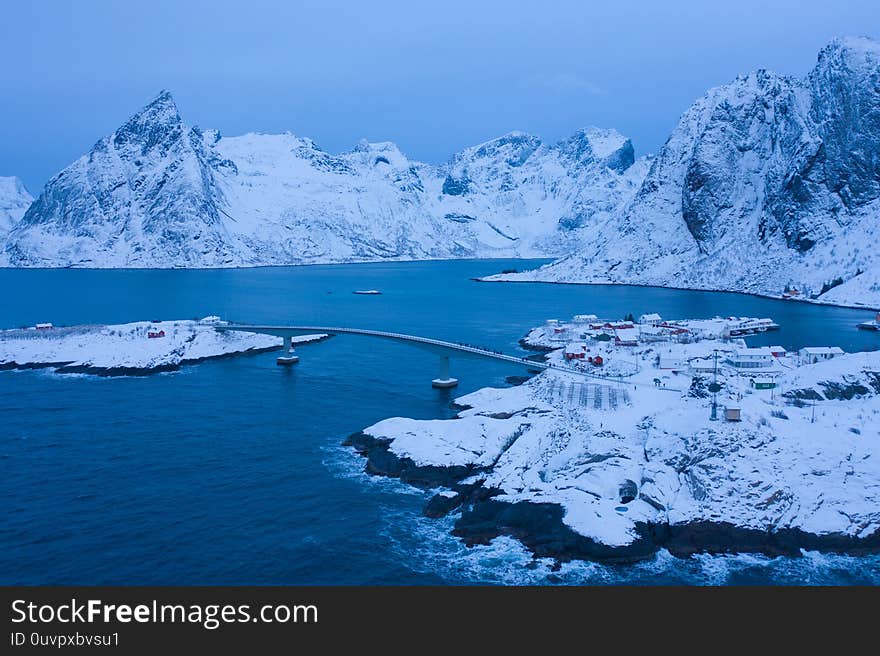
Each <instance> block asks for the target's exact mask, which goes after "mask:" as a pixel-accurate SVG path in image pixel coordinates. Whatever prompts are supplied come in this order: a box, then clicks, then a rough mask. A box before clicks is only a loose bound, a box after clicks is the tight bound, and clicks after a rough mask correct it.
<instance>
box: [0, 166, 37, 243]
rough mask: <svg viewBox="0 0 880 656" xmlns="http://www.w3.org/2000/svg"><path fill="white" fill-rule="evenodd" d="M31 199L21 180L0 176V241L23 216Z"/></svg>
mask: <svg viewBox="0 0 880 656" xmlns="http://www.w3.org/2000/svg"><path fill="white" fill-rule="evenodd" d="M33 200H34V198H33V196H31V194H30V192H29V191H28V190H27V189H26V188H25V186H24V183H23V182H22V181H21V180H19V179H18V178H16V177H3V176H0V241H2V240H3V239H4V238H5V237H6V235H7V234H8V233H9V231H10V230H12V226H14V225H15V224H16V223H18V221H19V219H21V217H22V216H24V213H25V212H26V211H27V208H28V207H29V206H30V204H31V203H32V202H33Z"/></svg>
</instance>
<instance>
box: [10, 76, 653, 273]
mask: <svg viewBox="0 0 880 656" xmlns="http://www.w3.org/2000/svg"><path fill="white" fill-rule="evenodd" d="M646 170H647V165H646V161H645V160H639V161H637V162H636V161H635V159H634V154H633V147H632V144H631V143H630V142H629V140H628V139H626V138H625V137H623V136H621V135H620V134H618V133H617V132H615V131H613V130H600V129H598V128H588V129H585V130H581V131H579V132H577V133H576V134H575V135H573V136H572V137H571V138H569V139H566V140H564V141H562V142H560V143H558V144H545V143H543V142H541V141H540V140H539V139H538V138H537V137H533V136H530V135H525V134H521V133H511V134H508V135H505V136H503V137H501V138H499V139H494V140H492V141H489V142H486V143H484V144H480V145H479V146H475V147H473V148H468V149H466V150H464V151H463V152H461V153H459V154H457V155H455V156H454V157H453V158H452V160H451V161H450V162H449V163H448V164H446V165H442V166H432V165H428V164H423V163H420V162H415V161H411V160H409V159H408V158H407V157H406V156H405V155H404V154H403V153H401V152H400V150H399V149H398V148H397V147H396V146H395V145H394V144H392V143H387V142H383V143H368V142H361V143H360V144H358V145H357V146H356V147H355V148H354V149H353V150H351V151H350V152H347V153H343V154H341V155H331V154H329V153H327V152H325V151H323V150H321V149H320V148H318V147H317V146H316V145H315V144H314V143H313V142H312V141H310V140H308V139H303V138H300V137H296V136H294V135H292V134H289V133H288V134H281V135H264V134H246V135H242V136H239V137H221V136H220V134H219V133H217V132H215V131H205V132H202V131H200V130H199V129H197V128H190V127H188V126H187V125H186V124H185V123H184V122H183V121H182V119H181V117H180V114H179V113H178V110H177V107H176V106H175V103H174V101H173V99H172V98H171V95H170V94H169V93H168V92H162V93H161V94H160V95H159V96H158V97H157V98H155V99H154V100H153V101H152V102H151V103H150V104H149V105H147V106H146V107H145V108H144V109H143V110H141V111H140V112H139V113H138V114H136V115H135V116H133V117H132V118H131V119H130V120H129V121H128V122H127V123H126V124H125V125H124V126H122V127H121V128H120V129H119V130H117V131H116V132H114V133H113V134H112V135H110V136H109V137H106V138H104V139H102V140H101V141H99V142H98V143H97V144H96V145H95V147H94V148H93V149H92V151H91V152H90V153H88V154H87V155H85V156H83V157H81V158H80V159H79V160H77V161H76V162H74V163H73V164H72V165H70V166H69V167H68V168H67V169H65V170H64V171H62V172H61V173H60V174H58V175H57V176H56V177H55V178H53V179H52V180H50V181H49V183H48V184H47V185H46V188H45V189H44V191H43V193H42V194H41V195H40V197H39V198H38V199H37V200H36V201H35V202H34V204H33V205H32V206H31V208H30V209H29V210H28V212H27V213H26V214H25V216H24V217H23V219H22V220H21V222H20V223H19V225H17V226H16V228H15V229H14V230H13V231H12V232H11V234H10V235H9V237H8V240H7V242H6V245H5V253H6V257H7V259H8V262H9V264H10V265H12V266H87V267H135V266H139V267H176V266H184V267H214V266H247V265H261V264H299V263H315V262H346V261H368V260H379V259H423V258H450V257H475V256H477V257H503V256H547V255H552V256H558V255H563V254H565V253H568V252H570V251H571V250H572V249H573V248H574V246H575V245H576V244H577V243H578V242H579V241H580V240H581V239H582V237H581V235H582V234H583V233H584V232H585V231H586V230H587V229H588V228H589V226H592V225H594V224H595V223H596V222H597V221H598V220H599V219H601V218H605V217H607V216H609V215H611V214H612V213H613V212H614V211H615V210H617V209H618V208H619V207H620V206H621V205H622V204H623V203H624V202H625V201H626V200H628V199H629V198H630V197H631V196H632V194H634V193H635V190H636V189H637V188H638V185H639V183H640V182H641V179H642V177H644V174H645V172H646Z"/></svg>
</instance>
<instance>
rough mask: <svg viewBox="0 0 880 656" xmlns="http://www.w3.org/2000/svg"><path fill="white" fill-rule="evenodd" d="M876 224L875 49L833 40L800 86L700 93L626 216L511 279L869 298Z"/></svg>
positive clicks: (879, 191)
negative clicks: (566, 253)
mask: <svg viewBox="0 0 880 656" xmlns="http://www.w3.org/2000/svg"><path fill="white" fill-rule="evenodd" d="M878 223H880V44H878V43H877V42H875V41H872V40H870V39H867V38H846V39H838V40H835V41H833V42H832V43H830V44H829V45H828V46H826V47H825V48H824V49H823V50H822V51H821V52H820V54H819V59H818V62H817V64H816V66H815V68H814V69H813V71H812V72H811V73H810V75H809V76H808V77H807V78H806V79H805V80H795V79H791V78H786V77H781V76H778V75H775V74H773V73H769V72H767V71H757V72H755V73H752V74H750V75H746V76H742V77H740V78H737V79H736V80H734V81H733V82H732V83H730V84H728V85H726V86H723V87H718V88H716V89H712V90H710V91H709V92H708V93H707V94H706V95H705V96H704V97H703V98H701V99H700V100H698V101H697V102H696V103H694V105H693V106H691V108H690V109H688V111H687V112H685V114H684V115H683V116H682V118H681V120H680V122H679V124H678V126H677V127H676V128H675V130H674V131H673V133H672V134H671V135H670V137H669V139H668V141H667V142H666V144H665V145H664V147H663V149H662V150H661V152H660V153H659V155H658V156H657V158H656V159H655V160H654V162H653V164H652V166H651V169H650V171H649V173H648V175H647V177H646V178H645V180H644V182H643V183H642V186H641V188H640V189H639V191H638V192H637V193H636V195H635V196H634V198H633V200H632V201H631V202H630V203H629V204H628V205H627V206H626V208H625V209H624V210H623V211H622V212H620V213H619V214H618V215H616V216H614V217H612V219H611V220H610V221H609V222H608V223H607V224H606V225H605V227H604V228H603V229H601V230H596V231H592V232H590V233H589V234H588V238H587V239H586V241H585V243H584V244H583V245H582V248H581V250H580V251H579V252H578V253H576V254H575V255H573V256H570V257H568V258H565V259H563V260H561V261H559V262H557V263H554V264H552V265H549V266H547V267H545V268H543V269H542V270H540V271H538V272H530V273H528V274H524V275H521V276H513V277H514V278H516V277H518V278H519V279H540V280H555V281H571V282H598V281H608V280H611V281H618V282H633V283H644V284H658V285H675V286H684V287H699V288H721V289H733V290H740V291H750V292H759V293H764V294H780V293H782V292H783V290H784V289H785V287H786V286H789V287H794V288H797V289H798V291H799V292H800V293H801V294H802V295H806V296H819V295H820V294H821V300H829V301H834V302H850V303H854V302H863V303H866V304H877V303H880V259H878V254H877V249H876V248H875V247H874V245H875V244H876V243H877V237H878V236H880V235H878ZM839 281H842V284H839V285H838V286H836V287H833V288H832V289H831V291H827V288H828V287H829V286H831V285H832V284H834V283H837V282H839ZM823 287H824V288H825V290H824V291H825V293H822V292H823Z"/></svg>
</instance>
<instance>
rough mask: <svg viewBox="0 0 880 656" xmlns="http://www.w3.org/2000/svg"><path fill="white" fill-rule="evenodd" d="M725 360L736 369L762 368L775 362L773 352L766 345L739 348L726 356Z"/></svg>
mask: <svg viewBox="0 0 880 656" xmlns="http://www.w3.org/2000/svg"><path fill="white" fill-rule="evenodd" d="M727 362H728V364H730V366H732V367H734V368H736V369H763V368H766V367H772V366H773V365H774V363H775V359H774V357H773V353H772V352H771V351H770V349H769V348H767V347H766V346H761V347H758V348H741V349H738V350H736V351H735V352H734V353H732V354H730V355H728V356H727Z"/></svg>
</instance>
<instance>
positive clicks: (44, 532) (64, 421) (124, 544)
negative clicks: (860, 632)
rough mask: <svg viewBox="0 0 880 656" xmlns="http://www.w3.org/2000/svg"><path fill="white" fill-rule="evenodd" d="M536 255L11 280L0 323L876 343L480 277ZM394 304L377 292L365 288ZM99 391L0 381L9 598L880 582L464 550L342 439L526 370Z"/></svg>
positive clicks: (401, 347) (266, 374)
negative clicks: (637, 322)
mask: <svg viewBox="0 0 880 656" xmlns="http://www.w3.org/2000/svg"><path fill="white" fill-rule="evenodd" d="M536 264H538V262H536V261H529V262H524V261H521V260H506V261H505V260H494V261H485V260H484V261H440V262H416V263H382V264H353V265H336V266H309V267H284V268H257V269H231V270H158V271H150V270H129V271H110V270H108V271H99V270H71V269H65V270H13V269H6V270H0V288H2V290H3V302H2V304H0V327H4V328H5V327H15V326H20V325H32V324H34V323H36V322H38V321H51V322H54V323H55V324H58V325H61V324H78V323H121V322H127V321H136V320H144V319H183V318H192V317H201V316H205V315H208V314H219V315H222V316H223V317H224V318H226V319H231V320H235V321H241V322H252V323H272V324H300V325H302V324H315V325H331V326H350V327H359V328H371V329H383V330H391V331H398V332H406V333H412V334H416V335H424V336H429V337H436V338H440V339H446V340H451V341H459V342H468V343H472V344H478V345H483V346H487V347H490V348H494V349H497V350H502V351H505V352H508V353H517V352H518V345H517V340H518V339H519V338H520V337H522V336H523V335H524V334H525V333H526V331H527V330H528V329H530V328H531V327H533V326H535V325H538V324H539V323H541V322H542V321H544V320H545V319H547V318H554V317H558V318H566V317H569V316H571V315H572V314H575V313H595V314H598V315H600V316H607V317H622V316H623V315H625V314H626V313H629V312H632V313H634V314H636V315H638V314H640V313H642V312H649V311H656V312H659V313H660V314H661V315H663V316H664V317H709V316H714V315H721V316H728V315H748V316H760V317H763V316H770V317H773V318H774V319H776V320H777V321H778V322H779V323H780V324H781V325H782V330H781V331H780V332H778V333H769V334H766V335H761V336H757V337H754V338H751V339H750V342H751V343H752V344H770V343H780V344H782V345H783V346H786V347H788V348H792V349H793V348H799V347H802V346H805V345H829V344H836V345H840V346H842V347H843V348H845V349H846V350H848V351H856V350H873V349H876V348H878V347H880V334H878V333H867V332H864V331H858V330H856V328H855V325H856V324H857V323H858V322H860V321H863V320H865V319H868V318H870V317H871V316H872V315H873V313H872V312H868V311H858V310H850V309H844V308H833V307H820V306H812V305H807V304H801V303H793V302H784V301H774V300H769V299H762V298H756V297H751V296H743V295H736V294H725V293H713V292H688V291H681V290H668V289H656V288H646V287H624V286H579V285H540V284H490V283H478V282H474V281H472V280H471V278H473V277H476V276H481V275H487V274H490V273H496V272H498V271H500V270H502V269H508V268H519V269H522V268H525V267H530V266H535V265H536ZM355 289H379V290H381V291H382V292H383V293H382V295H380V296H365V295H355V294H352V291H354V290H355ZM299 353H300V356H301V362H300V364H298V365H297V366H296V367H292V368H282V367H278V366H276V365H275V355H274V354H272V353H266V354H260V355H251V356H240V357H235V358H229V359H222V360H216V361H212V362H205V363H201V364H196V365H192V366H187V367H185V368H184V369H183V370H181V371H180V372H177V373H172V374H161V375H155V376H147V377H132V378H116V379H106V378H98V377H92V376H70V375H57V374H53V373H50V372H48V371H24V372H0V497H2V499H3V506H4V509H3V513H2V517H0V583H5V584H51V583H54V584H234V583H235V584H306V583H308V584H419V583H455V584H469V583H547V582H562V583H630V584H633V583H635V584H653V583H715V584H718V583H819V584H849V583H877V582H880V560H878V558H877V557H867V558H855V557H842V556H828V555H818V554H806V555H805V556H804V557H803V558H796V559H791V558H777V559H768V558H763V557H760V556H728V557H722V556H701V557H697V558H693V559H689V560H679V559H675V558H672V557H671V556H669V555H668V554H664V553H661V554H660V555H658V557H657V558H655V559H653V560H651V561H648V562H646V563H642V564H639V565H635V566H626V567H624V566H616V567H611V566H603V565H596V564H590V563H574V564H567V565H564V566H563V567H562V569H561V570H559V571H556V572H553V571H551V567H550V563H543V562H540V563H533V562H531V559H530V557H529V556H528V554H527V553H526V552H525V551H524V550H523V549H522V548H521V547H520V546H519V545H518V544H516V543H515V542H513V541H512V540H507V539H501V540H496V542H495V544H493V545H491V546H488V547H479V548H475V549H468V548H466V547H464V546H463V545H461V544H460V543H459V542H458V540H456V539H455V538H453V537H451V536H450V535H449V533H448V531H449V528H450V526H451V522H452V521H453V520H452V519H446V520H442V521H435V520H429V519H425V518H423V517H421V508H422V506H423V505H424V503H425V501H426V500H427V498H428V493H424V492H421V491H418V490H414V489H412V488H409V487H407V486H404V485H402V484H400V483H398V482H396V481H392V480H385V479H377V478H372V477H369V476H367V475H366V474H364V473H363V461H362V460H361V459H360V458H359V457H358V456H357V455H355V454H354V453H353V452H351V451H350V450H349V449H346V448H344V447H342V446H340V442H341V441H342V440H343V439H344V438H345V437H346V436H347V435H348V434H350V433H352V432H354V431H357V430H359V429H361V428H364V427H365V426H367V425H369V424H371V423H374V422H376V421H378V420H380V419H384V418H386V417H390V416H399V415H402V416H408V417H418V418H447V417H451V416H452V415H453V411H452V410H451V409H450V401H451V400H452V398H454V396H455V395H460V394H464V393H467V392H469V391H473V390H475V389H478V388H480V387H484V386H487V385H496V386H500V385H505V382H504V379H505V377H506V376H509V375H516V374H519V373H522V372H521V371H519V370H517V368H516V367H515V366H514V365H508V364H505V363H501V362H494V361H482V360H470V359H468V360H456V359H455V358H454V357H453V364H452V372H453V375H455V376H457V377H458V378H460V380H461V385H460V387H459V388H458V389H457V390H455V391H454V392H453V393H450V392H448V391H444V392H441V391H437V390H434V389H432V388H431V386H430V379H431V378H432V377H434V376H435V375H436V362H435V361H434V360H433V357H432V356H431V355H430V354H428V353H426V352H424V351H421V350H419V349H417V348H412V347H410V346H407V345H405V344H398V343H394V342H386V341H384V340H377V339H371V338H366V337H355V336H340V337H335V338H333V339H331V340H329V341H326V342H323V343H320V344H315V345H310V346H306V347H302V348H301V349H299Z"/></svg>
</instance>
